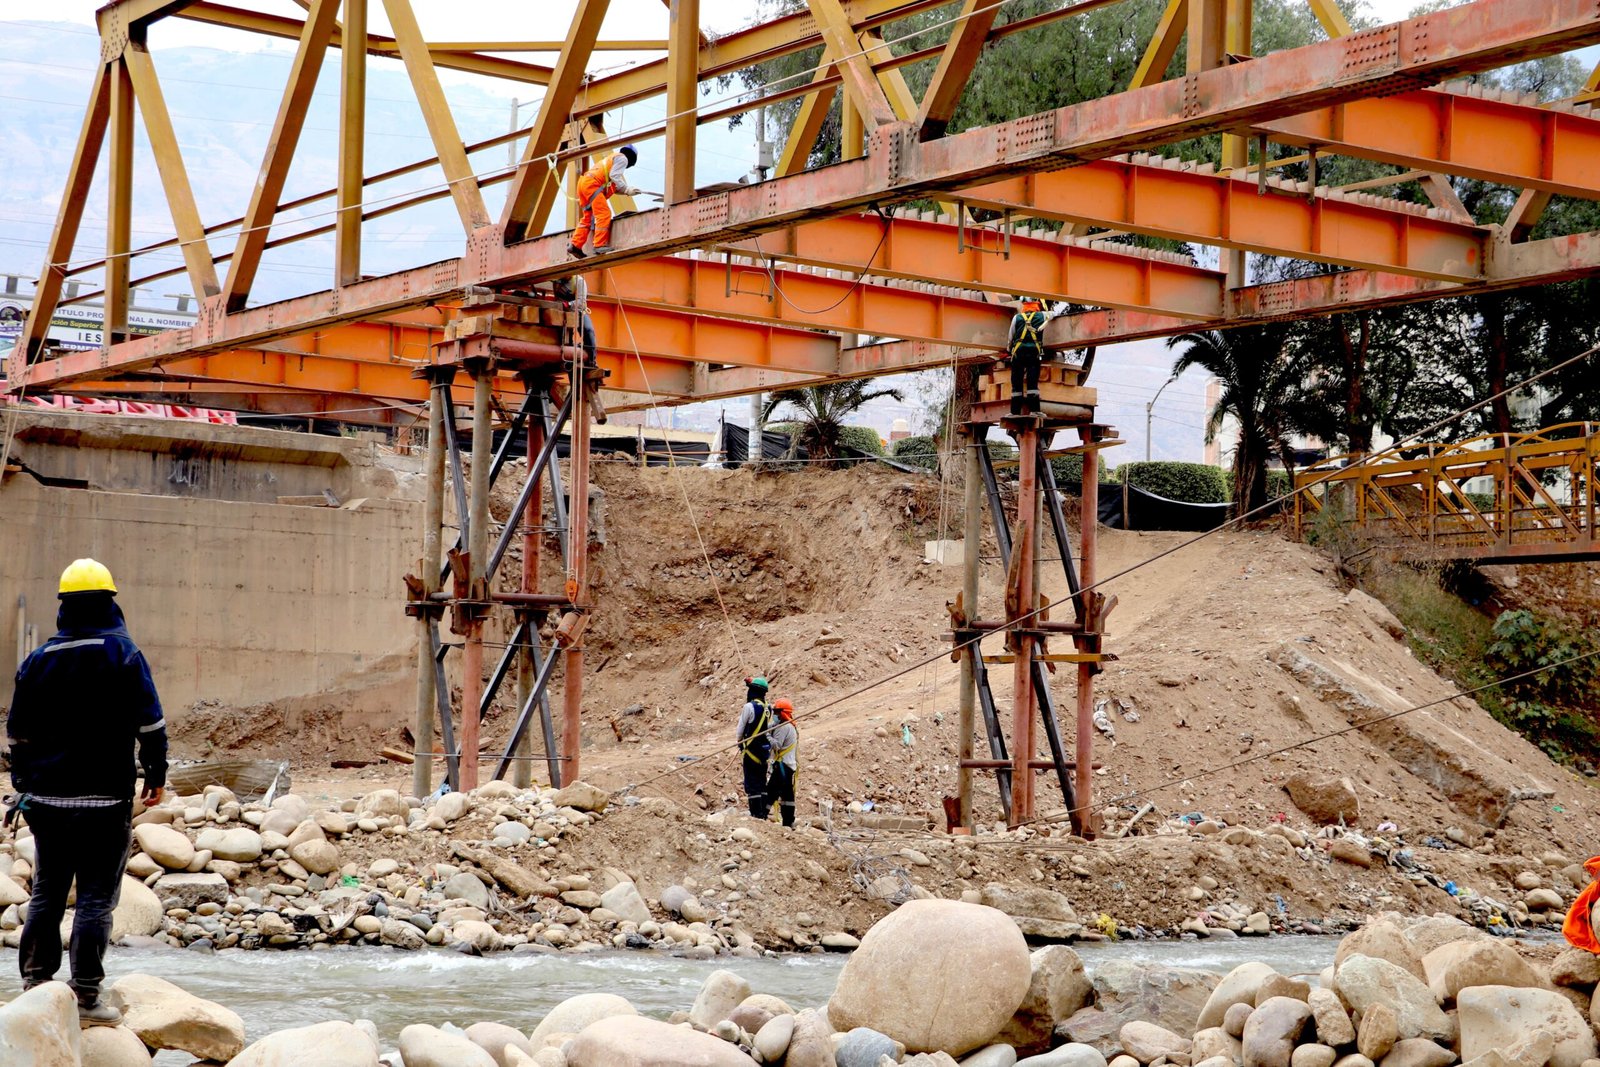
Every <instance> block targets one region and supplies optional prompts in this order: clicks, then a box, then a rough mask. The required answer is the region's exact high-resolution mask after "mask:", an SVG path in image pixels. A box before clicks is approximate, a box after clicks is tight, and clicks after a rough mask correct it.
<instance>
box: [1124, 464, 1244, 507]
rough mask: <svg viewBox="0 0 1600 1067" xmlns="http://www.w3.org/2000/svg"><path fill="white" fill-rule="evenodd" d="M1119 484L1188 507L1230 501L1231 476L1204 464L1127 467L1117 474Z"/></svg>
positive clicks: (1131, 465) (1218, 468)
mask: <svg viewBox="0 0 1600 1067" xmlns="http://www.w3.org/2000/svg"><path fill="white" fill-rule="evenodd" d="M1116 478H1117V481H1118V482H1120V483H1124V484H1126V485H1131V486H1133V487H1134V488H1136V489H1143V490H1145V491H1146V492H1149V493H1154V494H1156V495H1157V496H1164V497H1166V498H1167V499H1168V500H1181V501H1183V502H1184V503H1186V504H1225V503H1227V501H1228V475H1227V472H1225V471H1224V470H1223V469H1222V468H1221V467H1212V466H1209V465H1207V464H1205V463H1169V462H1165V461H1160V460H1157V461H1155V462H1149V463H1124V464H1123V465H1122V466H1120V467H1118V468H1117V470H1116Z"/></svg>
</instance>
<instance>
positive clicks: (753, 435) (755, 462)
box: [745, 393, 767, 470]
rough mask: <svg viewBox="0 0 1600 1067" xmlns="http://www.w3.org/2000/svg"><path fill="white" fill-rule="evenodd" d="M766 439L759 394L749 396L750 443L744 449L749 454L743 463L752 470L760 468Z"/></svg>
mask: <svg viewBox="0 0 1600 1067" xmlns="http://www.w3.org/2000/svg"><path fill="white" fill-rule="evenodd" d="M766 439H767V428H766V425H765V424H764V423H763V422H762V421H761V394H760V393H751V394H750V441H749V445H748V447H747V448H746V449H745V451H746V452H748V453H749V455H747V456H746V457H745V462H746V463H747V464H748V465H749V467H750V468H751V469H752V470H753V469H755V468H756V467H759V466H761V460H762V459H763V458H764V456H763V453H764V451H765V445H766Z"/></svg>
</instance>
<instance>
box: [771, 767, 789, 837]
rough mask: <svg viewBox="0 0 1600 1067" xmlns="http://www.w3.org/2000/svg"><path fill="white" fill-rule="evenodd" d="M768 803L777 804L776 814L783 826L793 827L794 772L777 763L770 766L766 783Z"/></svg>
mask: <svg viewBox="0 0 1600 1067" xmlns="http://www.w3.org/2000/svg"><path fill="white" fill-rule="evenodd" d="M767 797H768V802H769V803H770V802H771V801H774V800H775V801H777V802H778V813H779V814H780V815H781V816H782V817H783V825H785V826H793V825H794V771H791V770H790V769H789V767H788V765H787V764H785V763H783V762H782V761H779V762H777V763H774V764H773V765H772V778H771V779H770V780H769V781H768V782H767Z"/></svg>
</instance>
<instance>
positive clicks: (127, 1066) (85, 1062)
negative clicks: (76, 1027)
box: [80, 1026, 238, 1067]
mask: <svg viewBox="0 0 1600 1067" xmlns="http://www.w3.org/2000/svg"><path fill="white" fill-rule="evenodd" d="M81 1040H82V1042H83V1051H82V1052H81V1053H80V1055H81V1056H82V1067H150V1049H149V1048H148V1047H146V1046H145V1043H144V1042H143V1041H140V1040H139V1035H138V1034H136V1033H134V1032H133V1031H132V1030H129V1029H128V1028H127V1027H126V1026H89V1027H85V1028H84V1031H83V1033H82V1035H81ZM234 1062H235V1063H237V1062H238V1061H237V1060H235V1061H234Z"/></svg>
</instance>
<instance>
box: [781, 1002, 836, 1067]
mask: <svg viewBox="0 0 1600 1067" xmlns="http://www.w3.org/2000/svg"><path fill="white" fill-rule="evenodd" d="M783 1067H836V1061H835V1060H834V1057H833V1026H832V1025H831V1024H830V1023H829V1022H828V1016H827V1013H826V1012H820V1011H817V1010H816V1009H815V1008H807V1009H806V1010H805V1011H803V1012H801V1013H799V1014H798V1015H796V1016H795V1017H794V1030H793V1032H792V1033H791V1034H790V1035H789V1049H788V1052H786V1053H785V1054H784V1059H783Z"/></svg>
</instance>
